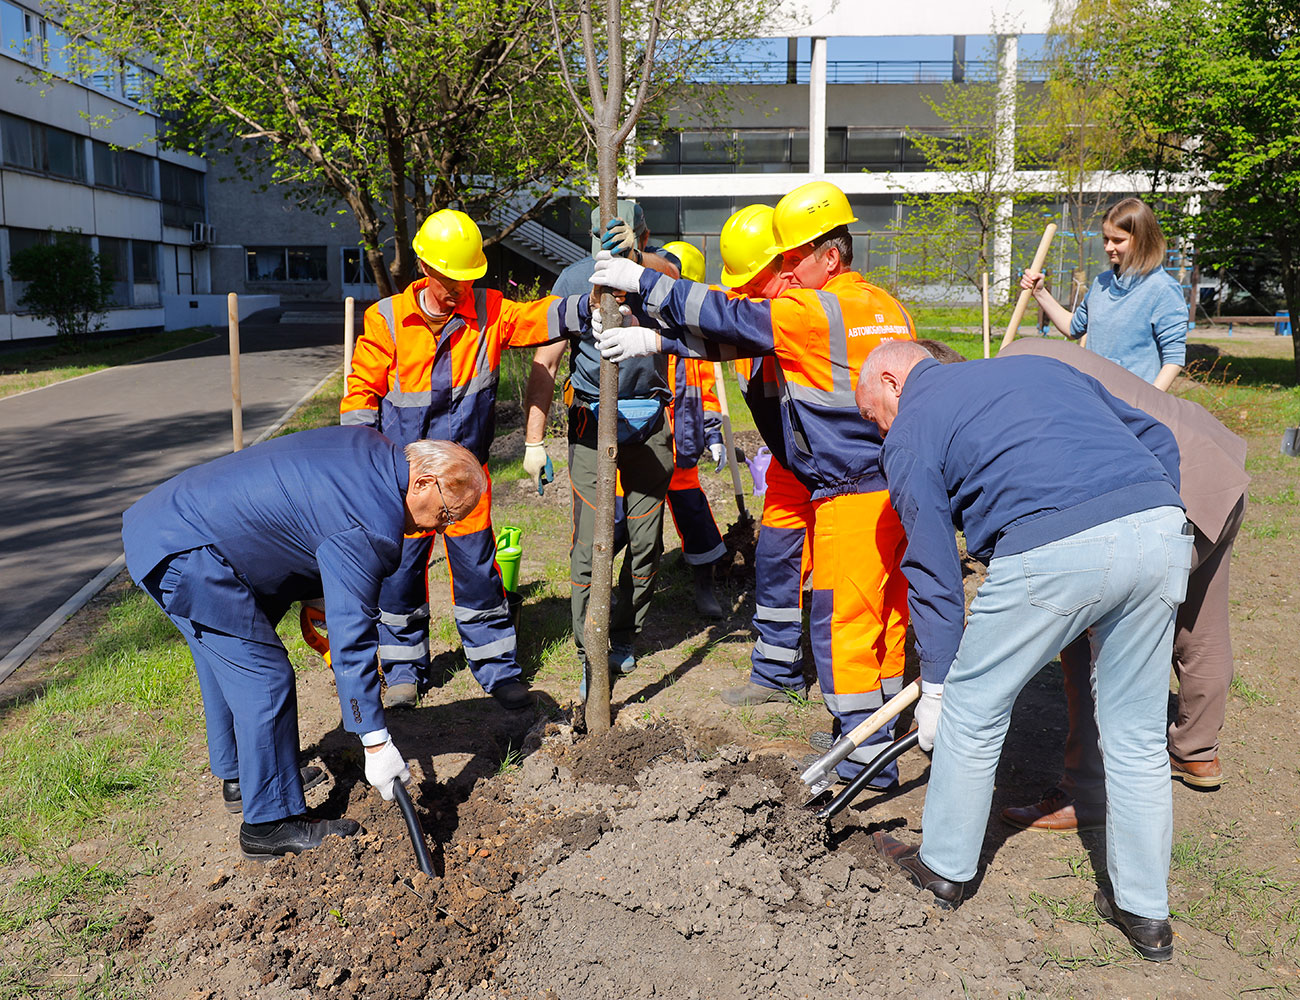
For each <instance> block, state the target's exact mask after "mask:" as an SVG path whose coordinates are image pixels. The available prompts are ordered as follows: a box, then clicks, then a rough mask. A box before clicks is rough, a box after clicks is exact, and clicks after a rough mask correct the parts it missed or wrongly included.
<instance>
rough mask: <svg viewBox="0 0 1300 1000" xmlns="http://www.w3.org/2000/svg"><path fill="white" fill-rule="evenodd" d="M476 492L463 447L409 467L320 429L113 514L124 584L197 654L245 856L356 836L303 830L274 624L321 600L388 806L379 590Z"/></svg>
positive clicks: (186, 479) (366, 432)
mask: <svg viewBox="0 0 1300 1000" xmlns="http://www.w3.org/2000/svg"><path fill="white" fill-rule="evenodd" d="M485 485H486V483H485V480H484V477H483V471H482V468H481V467H480V466H479V463H478V460H477V459H475V458H474V456H473V455H472V454H470V452H468V451H466V450H465V449H464V448H462V447H461V446H460V445H457V444H452V443H451V442H448V441H416V442H414V443H412V444H409V445H407V446H406V448H405V453H403V450H402V449H399V448H398V447H397V446H396V445H394V444H392V443H391V442H390V441H388V439H387V438H385V437H383V435H381V434H379V433H378V432H377V431H374V430H371V429H369V428H364V427H328V428H323V429H321V430H314V431H303V432H302V433H299V434H291V435H288V436H287V437H283V438H279V439H277V440H274V441H268V442H267V443H265V444H260V445H257V446H256V447H255V448H250V449H249V450H247V451H240V452H235V453H234V454H231V455H226V456H225V457H223V458H219V459H217V460H216V461H214V462H209V463H208V464H206V465H201V466H197V467H195V468H193V469H189V470H187V471H185V472H183V473H181V474H180V475H179V476H177V477H175V478H174V479H171V480H168V481H167V482H165V483H163V484H162V485H161V486H159V487H158V488H156V489H155V490H153V492H151V493H149V494H148V495H147V496H145V497H144V498H143V499H141V500H140V501H139V502H137V503H136V504H135V505H134V506H132V507H131V508H130V509H129V510H128V511H127V512H126V514H124V515H123V517H122V541H123V543H124V545H125V547H126V565H127V568H128V569H129V570H130V572H131V576H132V577H133V578H134V579H135V581H136V582H137V583H138V584H139V585H140V586H141V588H143V589H144V590H145V592H146V593H148V594H149V596H150V597H152V598H153V599H154V600H155V601H156V602H157V603H158V605H159V606H160V607H161V608H162V609H163V611H165V612H166V613H167V616H168V617H169V618H171V620H172V621H173V622H174V623H175V625H176V627H177V628H179V629H180V631H181V634H182V635H184V636H185V641H186V642H187V643H189V647H190V651H191V652H192V653H193V655H194V668H195V670H196V671H197V672H198V675H199V689H200V691H201V692H202V695H203V712H204V717H205V719H206V722H207V731H208V757H209V760H210V762H211V766H212V772H213V774H215V775H216V776H217V777H219V778H221V779H223V781H224V782H225V783H226V787H227V788H229V786H230V784H231V782H232V781H233V780H237V781H238V794H237V796H236V797H235V801H238V800H239V799H242V806H243V813H244V822H243V824H242V826H241V827H240V831H239V846H240V848H241V850H242V851H243V853H244V856H245V857H248V858H253V859H266V858H269V857H274V856H277V855H283V854H287V853H290V852H294V853H298V852H301V851H304V850H306V849H308V848H311V847H316V846H318V845H319V844H320V842H321V840H322V839H323V838H324V837H325V836H327V835H329V834H337V835H338V836H350V835H352V834H354V833H356V832H357V831H358V830H359V829H360V827H359V825H358V824H357V823H356V821H354V820H350V819H338V820H311V819H308V818H307V817H305V816H304V815H303V813H304V812H305V811H306V808H307V806H306V801H305V800H304V798H303V787H302V786H303V782H302V776H301V775H300V774H299V771H298V761H297V757H298V705H297V694H296V691H295V687H294V676H293V668H292V666H291V665H290V663H289V657H288V654H287V653H286V651H285V648H284V646H283V644H281V642H280V640H279V638H278V637H277V636H276V634H275V626H276V623H277V622H278V621H279V620H280V619H281V618H282V617H283V616H284V614H285V612H286V611H287V610H288V609H289V607H290V605H291V604H293V602H295V601H302V600H312V599H317V598H321V597H324V599H325V606H326V625H327V627H328V628H329V635H330V646H331V650H332V654H333V658H332V664H333V668H334V676H335V680H336V682H337V686H338V693H339V704H340V706H341V707H342V711H343V728H344V729H346V730H348V731H349V732H353V733H356V734H357V735H358V736H359V737H360V739H361V743H362V745H363V746H364V747H365V748H366V755H365V758H366V780H367V781H369V782H370V784H371V785H373V786H374V787H375V788H377V789H378V790H379V792H380V794H381V795H382V796H383V797H384V798H385V799H391V798H392V797H393V781H394V780H401V781H407V780H409V779H410V776H411V775H410V771H409V770H408V769H407V766H406V762H405V760H404V759H403V758H402V755H401V754H400V753H399V752H398V750H397V748H396V747H395V746H393V742H392V740H391V739H390V738H389V736H388V730H387V728H386V727H385V724H384V710H383V708H382V706H381V705H380V700H379V673H378V671H377V670H376V669H375V656H376V650H377V647H378V631H377V622H378V615H379V611H378V607H379V586H380V583H381V582H382V581H383V580H384V578H385V577H387V576H389V575H390V574H391V573H392V572H393V571H394V570H395V569H396V568H397V565H398V563H399V561H400V559H401V554H402V536H403V534H405V533H409V532H414V531H442V530H444V529H446V527H447V526H448V525H449V524H452V523H454V522H455V521H457V520H459V519H460V518H462V517H464V516H465V515H466V514H468V513H469V512H470V511H471V510H473V509H474V507H475V505H476V504H477V503H478V501H479V497H480V495H481V494H482V492H483V489H484V487H485ZM227 798H230V796H227ZM229 804H230V803H229V802H228V805H229Z"/></svg>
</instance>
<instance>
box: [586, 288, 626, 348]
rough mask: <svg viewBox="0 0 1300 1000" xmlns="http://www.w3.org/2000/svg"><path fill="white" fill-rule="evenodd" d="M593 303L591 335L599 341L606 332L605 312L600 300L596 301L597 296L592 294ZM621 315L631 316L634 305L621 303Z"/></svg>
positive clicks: (619, 308) (619, 310) (619, 309)
mask: <svg viewBox="0 0 1300 1000" xmlns="http://www.w3.org/2000/svg"><path fill="white" fill-rule="evenodd" d="M592 300H593V301H592V303H591V336H592V339H594V340H596V341H599V340H600V335H601V334H602V333H604V332H605V313H604V311H603V310H602V309H601V308H600V302H599V301H596V296H595V295H594V294H593V295H592ZM618 312H619V315H620V316H631V315H632V307H631V306H625V305H622V304H620V305H619V307H618Z"/></svg>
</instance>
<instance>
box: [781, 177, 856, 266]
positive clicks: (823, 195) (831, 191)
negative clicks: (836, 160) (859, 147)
mask: <svg viewBox="0 0 1300 1000" xmlns="http://www.w3.org/2000/svg"><path fill="white" fill-rule="evenodd" d="M857 221H858V220H857V219H856V218H854V215H853V209H851V208H849V199H848V198H846V197H845V196H844V192H843V191H841V190H840V189H839V188H837V187H836V186H835V185H834V184H831V183H830V182H829V181H809V182H808V183H807V184H801V185H799V187H797V188H795V189H794V190H793V191H791V192H790V193H789V194H788V195H786V196H785V197H784V198H782V199H781V200H780V201H778V202H777V203H776V212H775V213H774V214H773V216H772V230H773V232H774V233H775V235H776V240H775V242H774V243H773V244H772V246H771V247H770V248H769V250H768V253H771V254H778V253H785V252H786V251H787V250H793V249H794V248H795V247H801V246H803V245H804V244H805V243H811V242H812V241H813V240H815V239H816V238H817V237H818V236H825V235H826V234H827V233H829V232H830V231H831V230H832V229H835V228H837V227H839V226H847V225H848V224H849V223H850V222H857Z"/></svg>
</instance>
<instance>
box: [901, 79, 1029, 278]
mask: <svg viewBox="0 0 1300 1000" xmlns="http://www.w3.org/2000/svg"><path fill="white" fill-rule="evenodd" d="M923 99H924V100H925V102H926V104H928V105H929V107H930V109H931V111H933V112H934V114H935V117H936V118H938V120H939V122H940V125H939V126H938V128H937V129H936V130H927V131H922V130H910V131H909V132H908V138H909V139H910V140H911V142H912V144H913V145H914V146H916V148H917V150H918V151H919V152H920V153H921V155H922V156H923V157H924V158H925V161H926V164H927V169H929V170H932V171H944V172H946V173H948V175H949V177H950V179H951V184H950V186H949V189H948V190H946V191H939V192H933V193H928V194H917V193H909V194H907V195H905V196H904V200H903V207H904V210H905V213H906V214H905V215H904V217H903V219H902V220H901V221H900V222H899V224H898V225H897V226H896V227H894V234H895V235H894V246H895V249H896V252H897V253H898V257H899V266H898V285H899V286H900V287H905V288H906V287H912V288H916V287H925V286H928V287H930V288H935V287H941V288H942V287H952V286H963V285H964V286H966V287H968V288H969V289H971V290H972V291H973V292H975V293H976V294H978V293H979V290H980V285H981V275H982V274H983V273H984V272H989V274H990V288H991V290H992V289H997V291H998V292H1000V293H1003V294H1004V293H1005V291H1006V289H1007V287H1008V281H1009V280H1010V276H1011V275H1010V268H1009V267H1007V268H1006V270H1007V273H1006V274H1003V273H1002V270H1003V267H1002V266H1001V264H1002V263H1003V261H999V260H998V259H997V258H998V256H999V255H998V254H997V253H996V252H995V247H994V241H995V234H997V233H998V231H999V230H1000V229H1001V228H1003V227H1005V226H1006V225H1007V224H1008V223H1009V217H1010V212H1009V211H1008V209H1009V208H1010V207H1011V206H1012V205H1015V204H1017V203H1022V202H1025V201H1027V200H1029V199H1030V198H1031V197H1033V196H1034V194H1035V192H1034V191H1033V189H1032V187H1031V186H1030V185H1029V183H1028V182H1027V181H1026V180H1025V179H1024V177H1023V176H1022V174H1021V171H1023V170H1024V169H1025V168H1026V164H1033V163H1037V162H1038V161H1039V160H1041V158H1042V157H1041V154H1040V152H1039V150H1038V148H1037V144H1038V142H1039V141H1040V137H1041V133H1040V132H1039V131H1037V130H1035V129H1033V128H1029V127H1027V126H1028V125H1029V124H1031V123H1032V122H1033V119H1034V114H1035V108H1036V106H1037V101H1036V99H1035V98H1034V97H1033V95H1031V94H1030V93H1029V92H1028V91H1027V90H1026V88H1024V87H1022V86H1020V85H1019V84H1017V85H1016V86H1015V87H1014V89H1000V88H999V86H998V83H997V81H996V80H991V81H973V82H968V83H946V84H944V87H943V91H942V95H941V96H938V97H932V96H928V95H927V96H925V97H924V98H923ZM1008 151H1010V152H1011V155H1008ZM1007 263H1009V262H1007Z"/></svg>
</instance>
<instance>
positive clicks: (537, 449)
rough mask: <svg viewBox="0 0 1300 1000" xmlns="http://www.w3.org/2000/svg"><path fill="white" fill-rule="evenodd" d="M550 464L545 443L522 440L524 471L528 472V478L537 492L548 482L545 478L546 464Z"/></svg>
mask: <svg viewBox="0 0 1300 1000" xmlns="http://www.w3.org/2000/svg"><path fill="white" fill-rule="evenodd" d="M550 465H551V458H550V456H549V455H547V454H546V445H544V444H543V443H542V442H541V441H525V442H524V472H526V473H528V478H529V479H531V480H532V481H533V486H534V487H536V488H537V492H538V493H541V492H542V487H543V486H544V485H546V483H547V482H550V480H549V479H546V480H545V482H543V479H544V478H545V475H546V471H547V466H550ZM552 468H553V466H552Z"/></svg>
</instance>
